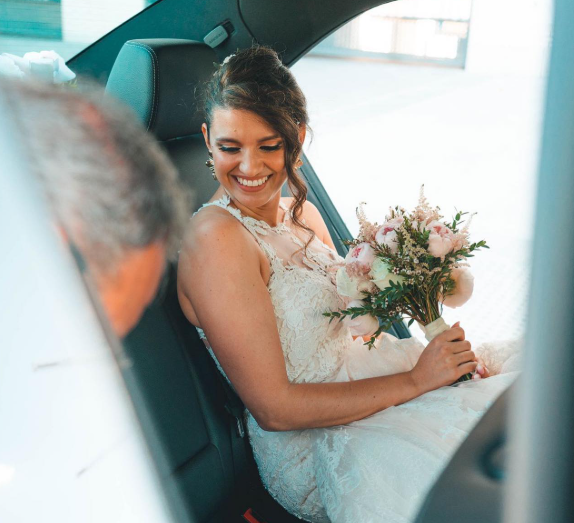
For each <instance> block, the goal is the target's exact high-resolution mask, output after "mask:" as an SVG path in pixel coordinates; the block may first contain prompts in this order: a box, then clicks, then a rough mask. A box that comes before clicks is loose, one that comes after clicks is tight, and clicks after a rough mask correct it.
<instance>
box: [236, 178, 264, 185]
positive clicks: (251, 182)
mask: <svg viewBox="0 0 574 523" xmlns="http://www.w3.org/2000/svg"><path fill="white" fill-rule="evenodd" d="M268 178H269V176H266V177H265V178H261V179H259V180H246V179H245V178H239V177H238V178H237V181H238V182H239V183H240V184H241V185H246V186H247V187H258V186H259V185H263V184H264V183H265V182H266V181H267V180H268Z"/></svg>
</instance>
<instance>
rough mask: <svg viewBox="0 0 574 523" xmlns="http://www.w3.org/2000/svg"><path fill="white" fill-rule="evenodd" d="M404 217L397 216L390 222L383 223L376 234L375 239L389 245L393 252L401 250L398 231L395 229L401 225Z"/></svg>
mask: <svg viewBox="0 0 574 523" xmlns="http://www.w3.org/2000/svg"><path fill="white" fill-rule="evenodd" d="M404 221H405V220H404V218H402V217H401V216H397V217H396V218H393V219H392V220H389V221H388V222H385V223H383V225H382V226H381V228H380V229H379V230H378V231H377V234H376V235H375V241H376V242H377V243H379V244H381V245H387V246H388V247H389V249H390V250H391V252H392V253H393V254H396V252H397V251H398V250H399V243H398V241H397V232H396V230H395V229H397V228H398V227H400V226H401V225H402V224H403V222H404Z"/></svg>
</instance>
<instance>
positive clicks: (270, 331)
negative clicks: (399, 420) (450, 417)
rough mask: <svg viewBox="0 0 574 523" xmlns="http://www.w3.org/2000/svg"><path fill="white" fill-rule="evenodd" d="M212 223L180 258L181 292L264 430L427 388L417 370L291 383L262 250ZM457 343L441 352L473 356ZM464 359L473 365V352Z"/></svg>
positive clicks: (355, 415) (365, 411)
mask: <svg viewBox="0 0 574 523" xmlns="http://www.w3.org/2000/svg"><path fill="white" fill-rule="evenodd" d="M215 218H216V219H211V220H209V221H207V220H205V221H201V222H199V223H198V224H197V226H196V227H193V228H192V230H191V231H190V233H189V234H188V236H187V238H186V242H185V245H184V249H183V251H182V254H181V258H180V266H181V267H182V270H181V272H180V288H181V289H182V292H183V293H184V294H185V296H186V297H187V298H188V299H189V300H190V302H191V304H192V306H193V309H194V310H195V311H196V314H197V316H198V319H199V322H200V324H201V327H202V328H203V330H204V331H205V333H206V335H207V338H208V339H209V341H210V344H211V346H212V349H213V351H214V352H215V354H216V356H217V358H218V360H219V362H220V364H221V365H222V367H223V369H224V370H225V372H226V374H227V376H228V377H229V379H230V380H231V382H232V383H233V385H234V387H235V389H236V390H237V392H238V394H239V396H240V397H241V399H242V400H243V402H244V403H245V405H246V406H247V408H248V409H249V411H250V412H251V413H252V414H253V416H254V417H255V419H256V420H257V422H258V423H259V425H260V426H261V427H262V428H263V429H265V430H293V429H303V428H312V427H327V426H333V425H339V424H345V423H349V422H351V421H355V420H357V419H361V418H364V417H366V416H369V415H370V414H373V413H375V412H378V411H380V410H383V409H385V408H387V407H389V406H391V405H398V404H400V403H404V402H406V401H408V400H410V399H412V398H415V397H416V396H418V395H420V394H422V393H423V392H425V391H426V390H430V389H428V383H424V384H423V382H424V381H425V380H424V379H423V380H422V381H421V378H424V372H423V373H422V374H421V372H418V373H417V372H415V371H414V370H413V371H411V372H408V373H401V374H396V375H393V376H384V377H379V378H369V379H365V380H357V381H354V382H347V383H321V384H293V383H290V382H289V380H288V378H287V372H286V368H285V361H284V358H283V352H282V349H281V344H280V339H279V333H278V331H277V326H276V321H275V315H274V311H273V307H272V304H271V300H270V297H269V293H268V290H267V287H266V285H265V282H264V281H263V278H262V276H261V266H260V256H259V247H258V246H257V244H256V242H255V241H254V239H253V237H252V236H251V235H250V234H249V233H248V232H247V231H245V229H243V227H242V226H241V225H240V224H239V223H238V222H235V221H234V219H233V218H231V217H230V218H223V217H221V218H220V217H219V216H218V217H215ZM232 220H233V221H232ZM451 331H455V332H450V331H447V332H449V333H450V337H451V339H456V338H457V337H460V336H461V331H462V329H458V330H456V329H451ZM445 335H446V333H443V335H441V336H443V337H445ZM462 335H463V334H462ZM447 337H448V336H447ZM439 338H441V337H440V336H439V337H438V338H437V339H439ZM433 343H434V342H433ZM457 343H458V344H459V345H457ZM457 343H450V341H449V343H446V342H445V341H444V340H443V343H442V345H441V347H442V346H445V347H446V346H447V345H452V346H455V345H457V349H458V352H459V354H461V353H462V352H463V349H464V351H465V352H470V351H466V346H464V347H463V346H461V345H460V343H461V342H457ZM430 346H431V345H429V347H430ZM425 352H426V350H425ZM472 356H474V355H472ZM466 358H467V359H466V361H469V359H470V357H469V355H468V354H467V355H466ZM421 359H423V358H422V357H421ZM427 359H428V358H427ZM431 360H432V361H433V363H435V361H434V359H432V358H431ZM461 361H462V360H461ZM468 365H473V364H471V363H468V364H467V366H465V365H460V366H459V367H457V368H458V369H459V372H458V374H457V371H456V370H455V369H454V368H449V369H448V370H449V371H450V374H449V377H448V379H446V381H445V379H444V376H443V381H444V383H441V385H444V384H447V383H448V382H449V380H450V382H452V381H455V380H456V379H457V378H458V377H459V376H460V375H462V374H464V373H465V372H468V371H469V370H471V369H472V368H473V367H472V368H471V367H468ZM474 365H475V364H474ZM452 366H453V364H452V362H451V367H452ZM415 369H416V368H415ZM435 371H436V369H435ZM443 374H445V373H444V372H443ZM455 374H456V376H455ZM453 378H454V379H453ZM435 381H436V380H435ZM438 386H440V385H438ZM432 388H436V385H433V386H432Z"/></svg>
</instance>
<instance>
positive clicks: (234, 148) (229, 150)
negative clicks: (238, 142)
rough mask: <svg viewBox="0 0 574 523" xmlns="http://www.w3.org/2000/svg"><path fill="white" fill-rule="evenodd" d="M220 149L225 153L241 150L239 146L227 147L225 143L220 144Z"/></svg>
mask: <svg viewBox="0 0 574 523" xmlns="http://www.w3.org/2000/svg"><path fill="white" fill-rule="evenodd" d="M219 150H220V151H223V152H224V153H236V152H237V151H239V147H225V145H220V146H219Z"/></svg>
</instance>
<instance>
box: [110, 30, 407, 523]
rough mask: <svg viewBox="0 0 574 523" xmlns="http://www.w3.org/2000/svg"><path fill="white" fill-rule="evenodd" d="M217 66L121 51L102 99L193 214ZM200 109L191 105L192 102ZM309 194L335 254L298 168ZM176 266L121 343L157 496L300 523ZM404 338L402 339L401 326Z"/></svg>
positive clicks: (310, 180) (190, 506) (198, 49)
mask: <svg viewBox="0 0 574 523" xmlns="http://www.w3.org/2000/svg"><path fill="white" fill-rule="evenodd" d="M216 65H217V57H216V55H215V52H214V51H213V50H212V49H211V48H210V47H208V46H207V45H205V44H203V43H200V42H194V41H190V40H175V39H147V40H131V41H128V42H126V43H125V44H124V46H123V47H122V49H121V51H120V53H119V55H118V57H117V59H116V62H115V64H114V66H113V68H112V71H111V73H110V76H109V79H108V83H107V86H106V91H107V93H108V94H109V95H113V96H114V97H116V98H118V99H120V100H121V101H123V102H125V103H126V104H127V105H129V106H130V107H131V108H132V109H133V110H134V111H135V113H136V115H137V116H138V118H140V120H141V121H142V122H143V123H144V125H145V126H146V128H147V129H148V130H149V131H150V132H152V133H154V134H155V136H156V138H157V139H158V140H159V141H160V142H161V143H162V145H163V146H164V147H165V149H166V150H167V152H168V154H169V156H170V157H171V159H172V160H173V162H174V163H175V165H176V167H177V168H178V170H179V173H180V176H181V178H182V180H183V181H184V183H185V184H186V185H187V186H188V187H190V188H191V189H192V191H193V197H194V202H195V205H194V210H195V209H197V208H198V207H199V206H200V205H201V204H202V203H204V202H206V201H207V200H208V199H209V198H210V197H211V196H212V194H213V193H214V192H215V190H216V189H217V183H216V182H214V181H213V179H212V177H211V175H210V172H209V170H208V169H207V168H206V166H205V161H206V160H207V151H206V147H205V144H204V141H203V136H202V134H201V124H202V122H203V118H202V114H201V112H200V111H199V110H198V107H201V103H200V93H201V91H202V87H203V84H204V82H206V81H207V80H208V79H209V77H210V76H211V75H212V74H213V72H214V71H215V67H216ZM198 102H199V103H198ZM302 172H303V174H304V176H305V178H306V181H307V184H308V187H309V195H308V199H309V200H310V201H312V202H313V203H314V204H315V205H316V206H317V207H318V208H319V210H320V211H321V212H322V214H323V217H324V218H325V221H326V223H327V226H328V228H329V230H330V232H331V235H332V236H333V238H334V241H335V243H336V245H337V247H338V249H339V252H340V253H341V254H344V253H345V251H346V247H345V246H344V244H343V243H342V240H343V239H348V238H350V235H349V232H348V230H347V228H346V227H345V225H344V223H343V222H342V220H341V219H340V217H339V216H338V214H337V212H336V210H335V209H334V207H333V204H332V202H331V201H330V199H329V198H328V196H327V195H326V193H325V191H324V189H323V187H322V186H321V184H320V183H319V181H318V179H317V177H316V175H315V173H314V171H313V170H312V168H311V166H310V165H309V164H308V162H306V161H305V165H304V166H303V169H302ZM176 274H177V270H176V265H175V264H172V265H171V266H170V267H169V269H168V273H167V277H166V281H165V282H164V284H165V285H164V288H163V289H162V291H161V292H160V293H159V295H158V296H157V297H156V299H155V301H154V302H153V303H152V305H151V306H150V307H149V309H148V310H147V311H146V313H145V315H144V316H143V318H142V320H141V321H140V323H139V325H138V326H137V327H136V328H135V329H134V331H133V332H132V333H130V335H129V336H128V337H127V339H126V340H125V351H126V355H127V356H128V358H129V360H130V363H131V365H130V366H129V369H127V370H126V371H125V374H126V380H127V382H128V386H129V387H131V389H132V391H135V392H134V394H133V396H134V405H135V407H136V411H137V413H138V415H139V417H140V419H141V420H142V424H143V425H144V428H145V429H146V431H145V432H146V436H147V438H148V442H149V445H150V449H151V451H152V453H153V455H154V458H155V461H156V463H157V466H158V470H159V473H160V476H161V478H162V482H163V483H164V488H165V489H166V492H167V493H168V495H170V496H175V498H174V499H175V500H176V503H175V504H176V505H178V504H179V505H178V506H180V510H179V514H178V516H179V519H180V520H182V521H190V522H193V523H208V522H211V523H217V522H232V521H242V520H247V521H252V522H257V521H260V522H261V523H263V522H267V523H288V522H295V521H300V520H299V519H298V518H295V517H294V516H292V515H290V514H288V513H287V512H286V511H285V510H284V509H283V508H282V507H280V506H279V504H277V503H276V502H275V501H274V500H273V499H272V498H271V497H270V496H269V494H268V493H267V492H266V491H265V489H264V488H263V486H262V484H261V482H260V480H259V476H258V474H257V470H256V467H255V462H254V459H253V455H252V453H251V449H250V445H249V443H248V440H247V436H246V435H245V434H244V430H243V425H242V413H243V410H244V407H243V405H242V403H241V400H240V399H239V398H238V397H237V395H236V394H235V393H234V391H233V390H232V389H231V388H230V387H229V386H228V385H227V383H226V382H225V381H224V380H223V379H222V376H221V375H220V374H219V373H218V371H217V369H216V367H215V364H214V362H213V361H212V360H211V358H210V356H209V354H208V352H207V351H206V350H205V347H204V345H203V343H202V342H201V340H200V339H199V337H198V335H197V332H196V330H195V328H194V327H193V326H192V325H191V324H190V323H189V322H188V321H187V319H186V318H185V316H184V315H183V312H182V311H181V308H180V306H179V303H178V299H177V291H176ZM398 328H399V329H401V328H402V331H401V332H396V331H395V332H394V333H395V334H397V335H398V334H401V335H402V336H403V337H404V336H408V330H406V328H404V326H402V325H399V326H398Z"/></svg>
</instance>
